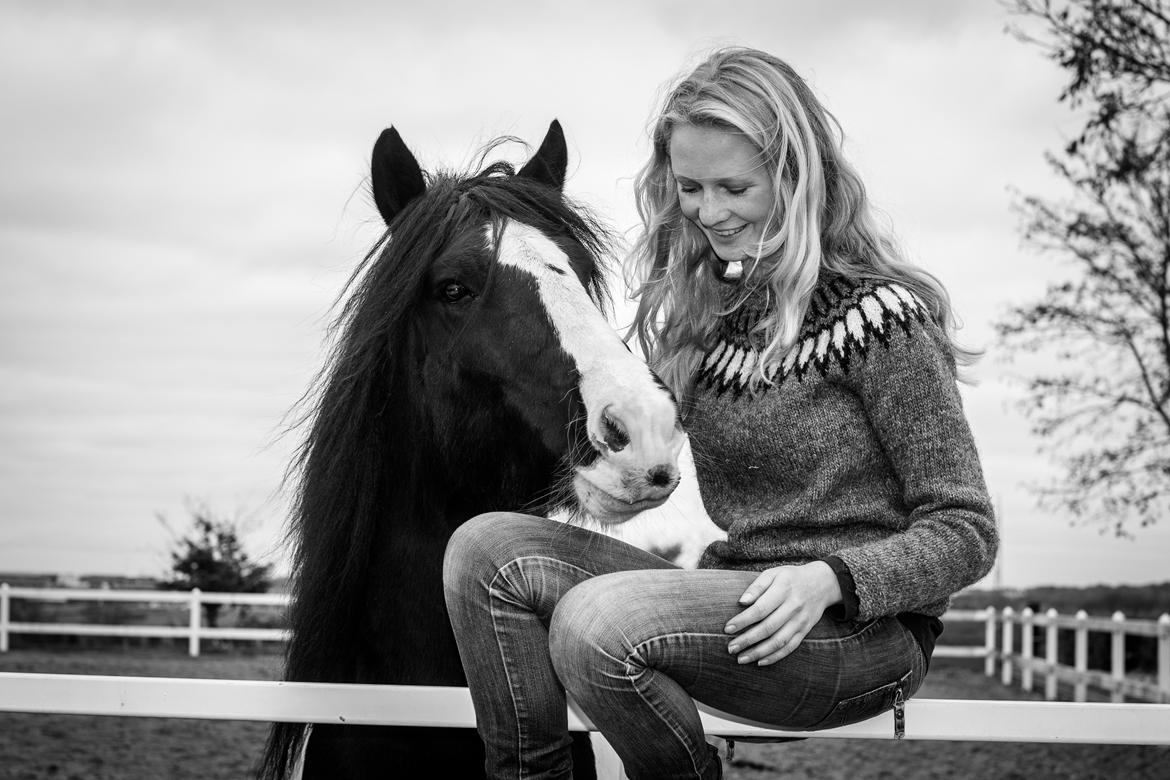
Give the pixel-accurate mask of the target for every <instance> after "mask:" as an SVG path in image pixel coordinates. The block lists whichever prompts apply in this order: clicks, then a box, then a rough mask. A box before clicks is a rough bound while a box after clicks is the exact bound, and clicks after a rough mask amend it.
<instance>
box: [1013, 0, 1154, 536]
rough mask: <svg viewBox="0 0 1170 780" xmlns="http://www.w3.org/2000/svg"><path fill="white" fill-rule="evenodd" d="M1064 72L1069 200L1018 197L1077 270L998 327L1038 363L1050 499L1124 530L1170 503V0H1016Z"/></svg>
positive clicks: (1039, 233) (1030, 229) (1049, 243)
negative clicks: (1053, 476) (1049, 359)
mask: <svg viewBox="0 0 1170 780" xmlns="http://www.w3.org/2000/svg"><path fill="white" fill-rule="evenodd" d="M1011 8H1012V10H1013V11H1015V12H1016V13H1017V14H1019V15H1020V17H1021V18H1022V19H1024V20H1027V21H1028V22H1029V23H1037V22H1038V23H1039V24H1040V26H1041V27H1042V28H1043V29H1044V33H1043V35H1042V36H1041V37H1034V36H1032V35H1029V34H1027V33H1025V32H1023V31H1022V30H1021V29H1020V28H1019V27H1017V28H1015V29H1014V30H1013V32H1014V33H1015V34H1016V36H1017V37H1018V38H1020V39H1021V40H1023V41H1025V42H1027V43H1029V44H1034V45H1038V46H1040V47H1041V48H1042V49H1043V50H1044V52H1045V53H1046V55H1047V56H1048V57H1049V58H1050V59H1052V60H1053V61H1055V62H1056V63H1058V64H1059V65H1060V66H1061V67H1062V68H1063V69H1065V70H1066V71H1067V72H1068V83H1067V85H1066V86H1065V88H1064V90H1063V91H1062V92H1061V94H1060V95H1059V97H1058V100H1059V101H1060V102H1062V103H1065V104H1066V105H1068V106H1070V107H1071V108H1073V109H1076V110H1078V111H1080V112H1082V113H1083V115H1084V116H1085V120H1084V125H1083V127H1082V128H1081V130H1080V132H1079V133H1078V134H1077V135H1076V136H1075V137H1074V138H1072V139H1071V140H1070V141H1069V142H1068V143H1067V145H1066V146H1065V147H1064V148H1063V149H1061V150H1060V151H1059V152H1056V153H1049V154H1048V155H1047V160H1048V163H1049V164H1050V166H1051V167H1052V169H1053V170H1054V171H1055V172H1056V173H1057V174H1058V175H1059V176H1060V177H1061V178H1062V179H1063V180H1064V181H1065V182H1066V183H1067V185H1068V186H1069V188H1070V190H1071V195H1070V196H1069V197H1068V198H1067V199H1065V200H1062V201H1059V202H1054V201H1047V200H1044V199H1041V198H1038V197H1027V198H1024V199H1023V200H1022V202H1021V203H1018V204H1017V209H1018V211H1019V212H1020V214H1021V216H1022V221H1023V226H1024V240H1025V243H1026V244H1028V245H1031V246H1033V247H1035V248H1037V249H1039V250H1041V251H1046V252H1052V253H1054V254H1055V255H1057V256H1059V257H1060V258H1062V259H1063V260H1065V261H1066V264H1067V265H1068V266H1070V267H1071V268H1070V270H1071V273H1070V275H1069V277H1068V278H1066V279H1065V280H1062V281H1060V282H1057V283H1055V284H1052V285H1050V286H1049V287H1048V289H1047V291H1046V292H1045V294H1044V296H1043V297H1042V299H1041V300H1039V301H1038V302H1035V303H1031V304H1028V305H1024V306H1020V307H1016V308H1013V309H1012V310H1011V311H1010V312H1009V313H1008V314H1007V315H1006V316H1005V318H1004V319H1003V320H1002V321H1001V322H999V323H998V324H997V328H998V332H999V336H1000V341H1001V343H1002V344H1003V345H1004V346H1005V347H1007V349H1008V351H1009V353H1011V354H1014V355H1020V354H1028V355H1030V356H1032V355H1035V356H1042V355H1050V354H1051V350H1052V348H1053V347H1054V346H1055V347H1056V348H1057V352H1056V355H1055V363H1054V366H1053V367H1049V366H1047V365H1044V362H1045V361H1043V360H1035V361H1031V370H1033V371H1035V372H1036V373H1035V374H1034V375H1033V376H1031V377H1030V378H1028V379H1026V380H1025V383H1024V384H1025V400H1024V402H1023V408H1024V411H1025V413H1026V414H1027V416H1028V418H1029V420H1030V422H1031V424H1032V428H1033V431H1034V432H1035V433H1037V434H1038V435H1039V436H1040V437H1041V439H1042V441H1043V443H1042V445H1041V448H1042V449H1043V450H1046V451H1049V452H1050V453H1052V454H1053V455H1055V456H1056V459H1057V461H1058V462H1059V463H1060V465H1061V466H1062V467H1063V472H1064V473H1063V475H1062V477H1061V478H1060V479H1059V481H1058V482H1057V483H1056V484H1055V485H1052V486H1049V487H1043V488H1040V489H1039V493H1040V496H1041V500H1042V501H1044V502H1045V503H1050V504H1054V505H1056V506H1059V507H1063V508H1065V509H1067V510H1069V511H1071V513H1072V514H1073V516H1074V518H1075V519H1078V520H1082V521H1088V522H1093V523H1100V524H1102V526H1103V529H1112V531H1113V532H1114V533H1116V534H1117V535H1120V536H1124V535H1128V533H1129V530H1130V529H1131V528H1132V527H1133V524H1134V523H1137V524H1138V526H1147V525H1149V524H1151V523H1153V522H1155V521H1156V520H1157V519H1158V518H1159V517H1160V516H1162V515H1163V514H1165V513H1166V512H1167V510H1168V509H1170V279H1168V270H1170V97H1168V96H1170V2H1167V0H1068V2H1061V3H1055V2H1053V1H1052V0H1013V2H1012V3H1011Z"/></svg>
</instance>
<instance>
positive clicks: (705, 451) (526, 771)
mask: <svg viewBox="0 0 1170 780" xmlns="http://www.w3.org/2000/svg"><path fill="white" fill-rule="evenodd" d="M832 122H833V120H832V119H831V118H830V116H829V114H828V113H827V112H826V111H825V110H824V109H823V108H822V107H821V106H820V104H819V103H818V102H817V100H816V98H815V97H814V96H813V94H812V92H811V90H810V89H809V88H808V86H807V85H806V84H805V83H804V81H803V80H801V78H800V77H799V76H798V75H797V74H796V73H794V72H793V71H792V69H791V68H789V67H788V66H787V65H786V64H785V63H783V62H782V61H780V60H778V59H776V58H775V57H772V56H770V55H768V54H765V53H763V52H759V51H753V50H750V49H741V48H732V49H725V50H721V51H717V52H716V53H714V54H713V55H712V56H710V57H709V58H708V59H707V60H706V61H705V62H703V63H702V64H701V65H699V67H698V68H696V69H695V70H694V72H692V73H691V74H690V75H689V76H687V77H686V78H684V79H683V80H682V81H681V82H680V83H679V84H678V85H677V86H676V87H675V88H674V89H673V90H672V91H671V92H670V94H669V95H668V97H667V99H666V102H665V105H664V106H663V108H662V111H661V112H660V114H659V116H658V118H657V120H656V122H655V124H654V128H653V152H652V156H651V159H650V161H649V163H648V164H647V165H646V167H645V168H644V169H643V171H642V172H641V174H640V176H639V178H638V180H637V195H638V204H639V211H640V214H641V217H642V220H643V224H644V233H643V236H642V238H641V240H640V241H639V242H638V244H637V245H636V247H635V252H634V256H633V258H632V262H631V268H632V271H633V273H634V275H635V277H636V283H637V284H638V288H637V295H638V298H639V306H638V312H637V317H636V321H635V330H636V333H637V336H638V338H639V340H640V342H641V344H642V346H643V348H644V350H645V352H646V354H647V355H648V356H649V358H650V360H651V363H652V364H653V365H654V366H655V368H656V370H657V371H658V373H659V374H660V375H661V377H662V378H663V380H664V381H665V382H666V383H667V384H668V385H669V386H670V387H671V388H672V389H673V390H674V391H675V393H676V395H677V396H678V397H679V398H680V399H681V400H682V402H683V409H684V424H685V426H686V428H687V431H688V433H689V435H690V438H691V443H692V449H693V451H694V454H695V464H696V468H697V471H698V476H699V485H700V488H701V491H702V496H703V501H704V504H705V505H706V508H707V510H708V513H709V514H710V516H711V518H712V519H713V520H714V521H715V522H716V523H717V524H719V525H720V526H721V527H722V528H724V529H725V530H726V531H727V534H728V535H727V539H726V541H720V542H716V543H714V544H712V545H711V546H710V547H709V548H708V549H707V551H706V553H705V554H704V556H703V559H702V561H701V562H700V568H699V569H698V570H690V571H684V570H680V569H677V568H675V567H672V566H671V565H670V564H668V563H667V562H665V561H663V560H660V559H659V558H657V557H655V556H653V555H650V554H648V553H645V552H642V551H641V550H637V549H634V548H632V547H630V546H628V545H625V544H623V543H621V542H618V541H615V540H612V539H609V538H607V537H604V536H601V535H598V534H594V533H591V532H589V531H586V530H583V529H579V528H571V527H564V526H558V525H554V524H550V523H548V522H547V521H543V520H541V519H539V518H529V517H524V516H520V515H512V514H494V515H491V516H484V517H480V518H476V519H474V520H472V521H471V522H470V523H468V524H466V525H465V526H463V527H462V528H460V529H459V530H458V531H457V532H456V534H455V536H454V537H453V538H452V540H451V543H450V545H449V546H448V550H447V560H446V562H445V567H444V586H445V589H446V595H447V605H448V609H449V612H450V615H451V621H452V625H453V627H454V629H455V634H456V637H457V639H458V642H459V648H460V653H461V656H462V659H463V665H464V668H465V670H466V671H467V676H468V684H469V686H470V688H471V692H472V698H473V701H474V702H475V709H476V716H477V719H478V724H479V732H480V734H481V736H482V737H483V739H484V742H485V744H486V747H487V753H488V759H487V773H488V776H489V777H526V778H546V777H547V778H552V777H569V776H571V771H572V770H571V766H570V765H569V759H568V735H567V733H566V730H565V694H564V692H565V690H567V691H568V692H569V693H570V694H571V695H572V697H573V699H574V700H575V701H576V702H577V703H578V704H579V705H580V707H581V708H582V709H583V710H584V712H585V713H586V714H587V715H588V716H589V717H590V719H591V720H592V721H593V722H594V723H595V724H596V725H597V727H598V728H599V729H600V730H601V731H602V733H603V734H604V735H605V736H606V738H607V739H608V740H609V741H610V743H611V744H612V745H613V746H614V748H615V749H616V750H617V752H618V754H619V755H620V756H621V758H622V760H623V762H624V764H625V767H626V771H627V773H628V774H629V775H630V776H631V777H632V778H647V777H654V778H684V777H686V778H696V777H698V778H716V777H721V775H722V769H721V764H720V760H719V757H718V755H717V754H716V751H715V750H714V748H713V747H711V746H710V745H708V744H707V743H706V740H705V738H704V734H703V730H702V726H701V722H700V720H699V716H698V712H697V710H696V708H695V705H694V700H698V701H700V702H703V703H704V704H706V705H709V706H711V707H714V708H717V709H719V710H723V711H725V712H729V713H733V714H735V715H739V716H743V717H747V718H751V719H753V720H757V721H762V722H766V723H771V724H775V725H776V726H779V727H785V728H793V729H818V728H828V727H832V726H838V725H842V724H845V723H850V722H855V721H858V720H862V719H864V718H868V717H871V716H873V715H876V714H878V713H880V712H882V711H884V710H887V709H890V708H891V707H893V706H895V705H896V704H898V703H900V702H901V701H902V700H904V699H905V698H908V697H910V696H911V695H913V694H914V692H915V691H916V690H917V689H918V686H919V685H920V684H921V682H922V678H923V676H924V674H925V672H926V668H927V665H928V663H929V659H930V654H931V651H932V650H933V647H934V641H935V638H936V637H937V635H938V633H939V632H940V631H941V630H942V626H941V623H940V622H939V620H938V616H940V615H941V614H942V613H943V612H944V611H945V609H946V607H947V604H948V600H949V597H950V596H951V594H953V593H954V592H956V591H958V590H959V589H961V588H963V587H965V586H967V585H969V584H971V583H973V582H975V581H976V580H978V579H979V578H980V577H982V576H983V575H984V574H985V573H986V572H987V571H988V569H989V568H990V567H991V564H992V562H993V560H994V556H995V548H996V543H997V542H996V533H995V524H994V520H993V517H992V510H991V505H990V501H989V499H988V495H987V490H986V487H985V485H984V481H983V476H982V472H981V469H980V465H979V460H978V456H977V453H976V451H975V446H974V443H973V441H972V438H971V434H970V430H969V428H968V425H967V422H966V419H965V417H964V415H963V411H962V408H961V402H960V398H959V394H958V391H957V388H956V384H955V365H956V362H958V363H960V364H966V363H970V362H971V360H972V359H973V357H974V356H973V355H972V354H970V353H968V352H965V351H964V350H962V349H960V348H959V347H957V346H956V345H955V344H954V343H953V342H952V340H951V336H950V332H951V331H952V330H953V322H952V316H951V312H950V306H949V302H948V299H947V296H946V293H945V291H944V290H943V289H942V288H941V286H940V285H939V283H938V282H937V281H936V280H935V279H934V278H933V277H931V276H930V275H929V274H927V273H926V272H924V271H922V270H921V269H918V268H915V267H914V266H912V265H910V264H909V263H907V262H905V261H904V260H903V259H902V258H901V257H900V256H899V254H898V251H897V250H896V248H895V246H894V244H893V242H892V241H891V240H890V238H889V236H888V235H887V234H886V233H884V232H883V231H882V230H880V229H879V228H878V227H877V225H876V223H875V221H874V219H873V217H872V216H871V213H870V207H869V204H868V203H867V201H866V197H865V191H864V188H863V187H862V185H861V182H860V180H859V178H858V176H857V174H856V172H855V171H854V170H853V169H852V167H851V166H850V165H849V164H848V163H847V162H846V161H845V159H844V158H843V156H842V153H841V142H840V138H839V131H838V132H837V133H834V128H835V124H832Z"/></svg>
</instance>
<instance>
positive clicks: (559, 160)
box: [516, 119, 569, 190]
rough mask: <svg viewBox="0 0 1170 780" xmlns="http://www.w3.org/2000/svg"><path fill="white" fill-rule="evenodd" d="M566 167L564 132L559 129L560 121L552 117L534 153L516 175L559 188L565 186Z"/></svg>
mask: <svg viewBox="0 0 1170 780" xmlns="http://www.w3.org/2000/svg"><path fill="white" fill-rule="evenodd" d="M568 167H569V150H568V148H567V147H566V146H565V133H564V131H562V130H561V123H560V122H558V121H557V120H555V119H554V120H553V121H552V124H550V125H549V126H548V132H547V133H545V135H544V140H543V141H541V143H540V148H539V149H537V150H536V154H534V155H532V159H531V160H529V161H528V162H526V163H525V164H524V167H523V168H521V169H520V172H519V173H518V174H516V175H517V176H525V177H527V178H529V179H535V180H536V181H539V182H543V183H544V184H547V185H549V186H550V187H553V188H554V189H558V190H560V189H563V188H564V186H565V169H567V168H568Z"/></svg>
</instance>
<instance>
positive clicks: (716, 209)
mask: <svg viewBox="0 0 1170 780" xmlns="http://www.w3.org/2000/svg"><path fill="white" fill-rule="evenodd" d="M727 217H728V211H727V207H726V206H725V205H724V203H723V199H722V198H719V197H717V196H712V195H704V196H703V199H702V200H701V201H700V202H699V222H701V223H702V224H703V226H704V227H714V226H715V225H718V224H719V223H720V222H722V221H723V220H725V219H727Z"/></svg>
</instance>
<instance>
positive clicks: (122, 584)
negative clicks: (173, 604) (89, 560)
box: [78, 574, 158, 590]
mask: <svg viewBox="0 0 1170 780" xmlns="http://www.w3.org/2000/svg"><path fill="white" fill-rule="evenodd" d="M78 579H79V580H80V586H79V587H82V588H107V589H109V590H158V580H157V579H155V578H154V577H125V576H123V575H120V574H83V575H81V577H79V578H78Z"/></svg>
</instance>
